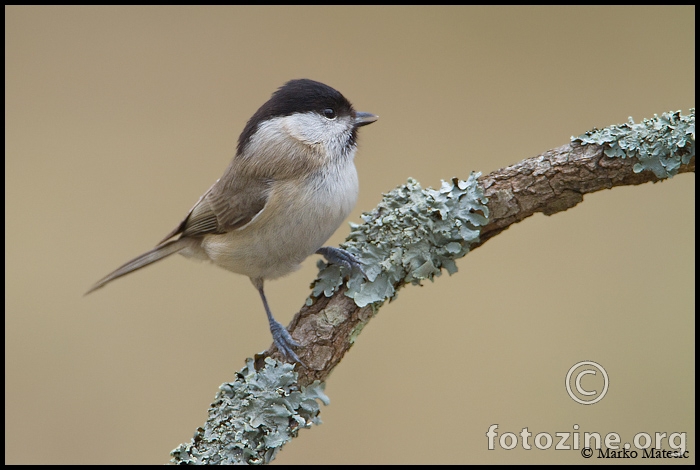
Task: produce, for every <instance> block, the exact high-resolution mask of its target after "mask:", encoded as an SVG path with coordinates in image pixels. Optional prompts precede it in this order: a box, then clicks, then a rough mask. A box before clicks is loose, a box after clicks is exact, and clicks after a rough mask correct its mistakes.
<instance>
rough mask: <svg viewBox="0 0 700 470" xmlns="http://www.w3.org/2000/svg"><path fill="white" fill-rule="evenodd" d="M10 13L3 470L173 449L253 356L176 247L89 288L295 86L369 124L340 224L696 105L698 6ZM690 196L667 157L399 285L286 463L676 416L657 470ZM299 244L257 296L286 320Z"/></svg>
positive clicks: (420, 458)
mask: <svg viewBox="0 0 700 470" xmlns="http://www.w3.org/2000/svg"><path fill="white" fill-rule="evenodd" d="M5 13H6V17H5V54H6V55H5V100H6V101H5V138H6V142H5V170H6V176H5V196H6V202H5V209H6V215H5V234H6V241H5V256H6V261H5V274H6V281H5V287H6V296H5V309H6V310H5V311H6V315H5V327H6V333H5V354H6V355H5V366H6V370H5V411H6V417H5V436H6V437H5V455H6V457H5V461H6V463H64V464H65V463H86V464H87V463H102V464H106V463H150V464H160V463H165V462H167V461H168V459H169V452H170V450H171V449H173V448H174V447H176V446H177V445H178V444H179V443H181V442H185V441H189V439H190V438H191V437H192V434H193V432H194V430H195V428H196V427H197V426H200V425H202V423H203V422H204V420H205V419H206V410H207V406H208V404H209V403H210V401H211V400H212V398H213V397H214V394H215V393H216V390H217V387H218V386H219V384H220V383H222V382H224V381H227V380H230V379H232V378H233V377H234V372H235V371H236V370H238V369H240V368H241V367H242V366H243V364H244V359H245V358H246V357H247V356H251V355H252V354H254V353H256V352H259V351H261V350H263V349H265V348H267V347H268V346H269V344H270V342H271V340H270V334H269V332H268V329H267V323H266V321H265V316H264V313H263V310H262V306H261V305H260V300H259V298H258V295H257V293H256V292H255V290H254V289H253V288H252V287H251V285H250V282H249V281H248V280H247V279H245V278H244V277H241V276H235V275H232V274H230V273H228V272H226V271H223V270H221V269H215V268H213V267H211V266H208V265H205V264H198V263H192V262H190V261H187V260H185V259H184V258H181V257H173V258H171V259H167V260H165V261H163V262H161V263H159V264H157V265H155V266H152V267H149V268H147V269H145V270H143V271H140V272H138V273H135V274H133V275H131V276H128V277H126V278H124V279H121V280H119V281H117V282H115V283H114V284H112V285H109V286H108V287H107V288H105V289H102V290H101V291H98V292H96V293H95V294H92V295H90V296H88V297H83V293H84V292H85V290H86V289H87V288H88V287H90V285H91V284H92V283H93V282H94V281H96V280H97V279H99V278H100V277H102V276H103V275H105V274H107V273H108V272H109V271H111V270H112V269H114V268H116V267H117V266H119V265H120V264H121V263H123V262H125V261H127V260H128V259H130V258H132V257H133V256H135V255H137V254H139V253H141V252H143V251H145V250H147V249H150V248H151V247H152V246H153V245H154V244H155V243H156V242H158V241H159V240H160V239H161V238H162V237H163V236H164V235H165V234H166V233H168V232H169V231H170V230H171V229H172V228H173V227H174V226H175V224H177V223H178V222H179V221H180V220H181V219H182V217H184V215H185V214H186V213H187V211H188V210H189V208H190V207H191V206H192V204H193V203H194V202H195V201H196V200H197V198H198V197H199V195H200V194H201V193H202V192H204V191H205V190H206V189H207V188H208V187H209V186H210V185H211V183H213V182H214V180H215V179H216V178H218V177H219V176H220V174H221V173H222V171H223V169H224V168H225V167H226V165H227V163H228V161H229V159H230V158H231V156H232V155H233V152H234V150H235V145H236V139H237V137H238V134H239V133H240V131H241V130H242V128H243V126H244V125H245V122H246V120H247V119H248V118H249V117H250V116H251V115H252V114H253V112H254V111H255V110H256V109H257V108H258V106H260V105H261V104H262V103H263V102H264V101H265V100H267V99H268V97H269V96H270V94H271V93H272V92H273V91H274V90H275V89H276V88H277V87H278V86H280V85H281V84H282V83H284V82H285V81H286V80H288V79H291V78H300V77H308V78H313V79H316V80H320V81H323V82H325V83H327V84H329V85H331V86H333V87H336V88H337V89H339V90H340V91H341V92H342V93H343V94H345V95H346V96H347V97H348V98H349V99H350V100H351V101H352V102H353V103H354V104H355V106H356V108H357V109H358V110H362V111H370V112H373V113H376V114H379V116H380V120H379V121H378V122H377V123H376V124H374V125H372V126H369V127H366V128H363V129H362V130H361V132H360V134H361V135H360V151H359V153H358V156H357V159H356V162H357V168H358V172H359V177H360V183H361V194H360V199H359V202H358V204H357V208H356V210H355V211H354V212H353V214H352V215H351V217H350V218H349V220H350V221H355V222H357V221H358V220H359V215H360V213H361V212H362V211H365V210H370V209H371V208H372V207H374V206H375V205H376V203H377V202H378V200H379V199H380V197H381V193H382V192H386V191H388V190H390V189H392V188H393V187H395V186H396V185H398V184H401V183H403V182H404V181H405V180H406V178H407V177H409V176H412V177H415V178H417V179H418V180H419V181H420V182H421V183H422V184H423V185H424V186H439V185H440V179H443V178H445V179H446V178H450V177H452V176H459V177H462V178H466V177H467V176H468V174H469V172H470V171H471V170H477V171H482V172H490V171H492V170H494V169H497V168H500V167H503V166H506V165H509V164H512V163H515V162H517V161H519V160H522V159H524V158H528V157H532V156H534V155H536V154H538V153H540V152H543V151H545V150H548V149H550V148H553V147H557V146H559V145H562V144H565V143H567V142H568V141H569V137H570V136H571V135H572V134H576V135H578V134H581V133H583V132H584V131H586V130H588V129H590V128H592V127H603V126H606V125H609V124H614V123H621V122H625V121H626V120H627V117H628V116H633V117H634V118H635V120H641V119H642V118H645V117H652V116H653V115H654V114H655V113H662V112H664V111H668V110H677V109H681V110H682V111H683V112H684V113H686V114H687V112H688V109H689V108H691V107H693V106H694V105H695V90H694V82H695V62H694V57H695V49H694V40H695V23H694V14H695V10H694V8H693V7H649V8H636V7H634V8H631V7H630V8H578V7H577V8H573V7H568V8H567V7H561V8H512V7H496V8H474V7H453V8H448V7H402V8H384V7H376V8H374V7H350V8H345V7H343V8H340V7H327V8H291V7H290V8H286V7H284V8H283V7H263V8H252V7H201V8H194V7H175V8H171V7H165V8H163V7H141V8H132V7H109V8H105V7H79V8H76V7H71V8H53V7H6V8H5ZM694 192H695V177H694V175H680V176H678V177H676V178H674V179H673V180H671V181H667V182H664V183H661V184H655V185H652V184H647V185H644V186H640V187H625V188H616V189H614V190H612V191H604V192H600V193H597V194H594V195H590V196H586V198H585V201H584V202H583V203H582V204H580V205H579V206H578V207H576V208H574V209H572V210H569V211H567V212H565V213H561V214H557V215H556V216H553V217H545V216H542V215H537V216H535V217H532V218H530V219H528V220H526V221H525V222H523V223H521V224H519V225H517V226H514V227H512V228H511V229H510V230H508V231H507V232H505V233H503V234H502V235H500V236H498V237H497V238H496V239H494V240H492V241H491V242H489V243H488V244H486V245H484V247H482V248H481V249H479V250H476V251H475V252H474V253H472V254H471V255H470V256H468V257H466V258H464V259H462V260H460V262H459V263H458V266H459V268H460V272H459V273H458V274H456V275H454V276H452V277H448V276H447V275H445V276H443V277H441V278H439V279H437V281H436V282H435V283H429V282H428V283H426V285H424V286H423V287H422V288H418V287H408V288H406V289H404V290H402V291H401V292H400V294H399V296H398V299H397V300H396V301H395V302H393V303H391V304H390V305H386V306H385V307H384V308H382V309H381V311H380V312H379V315H378V316H377V317H376V318H375V319H374V320H373V321H372V322H371V323H370V324H369V326H368V327H367V328H366V329H365V330H364V331H363V334H362V335H361V336H360V338H359V340H358V342H357V343H356V345H355V346H354V347H353V349H352V351H351V353H350V354H348V356H347V357H346V358H345V359H344V360H343V362H342V364H341V365H340V366H339V367H338V369H337V370H336V371H335V373H334V374H333V375H332V376H331V378H330V381H329V382H328V386H327V393H328V394H329V396H330V398H331V400H332V403H331V405H330V406H328V407H325V408H323V411H322V415H321V416H322V419H323V421H324V424H323V425H322V426H320V427H318V428H315V429H312V430H305V431H302V432H301V433H300V437H299V439H297V440H295V441H294V442H293V443H292V444H290V445H289V446H287V447H286V448H285V449H284V450H283V451H282V452H281V453H280V454H279V457H278V459H277V461H276V462H278V463H504V462H526V463H555V462H570V463H584V462H586V463H588V462H591V463H601V462H602V460H599V459H592V460H590V461H586V460H584V459H583V458H582V457H581V455H580V452H579V451H577V450H571V451H562V450H554V449H549V450H537V449H533V450H529V451H526V450H522V449H519V450H512V451H506V450H503V449H500V448H499V449H496V450H493V451H489V450H487V439H486V437H485V433H486V431H487V430H488V428H489V426H490V425H492V424H498V426H499V428H498V432H499V434H502V433H504V432H507V431H510V432H515V433H519V432H520V431H521V430H522V429H523V428H524V427H527V428H528V429H529V431H530V432H532V433H533V435H534V434H537V433H539V432H547V433H550V434H551V435H554V433H556V432H569V431H573V426H574V425H575V424H577V425H578V426H579V431H580V432H584V431H585V432H598V433H601V434H606V433H610V432H617V433H619V434H620V435H621V438H622V442H623V443H624V442H631V440H632V438H633V436H634V435H635V434H636V433H639V432H646V433H650V434H653V433H655V432H662V433H667V434H670V433H672V432H686V433H687V447H688V449H689V451H690V454H689V455H690V458H689V459H686V460H682V461H674V462H673V463H680V462H683V463H688V462H694V461H695V454H694V452H695V399H694V394H695V361H694V348H695V332H694V327H695V318H694V306H695V292H694V278H695V263H694V255H695V244H694V242H695V228H694V224H695V216H694V208H695V206H694ZM347 233H348V227H347V225H343V226H342V227H341V228H340V229H339V230H338V231H337V233H336V234H335V235H334V236H333V238H332V239H331V240H330V241H329V244H334V245H336V244H338V243H340V242H341V241H342V240H343V239H344V237H345V236H346V235H347ZM315 258H316V257H314V258H313V259H309V260H307V262H306V263H305V265H304V267H303V269H302V270H301V271H299V272H297V273H295V274H293V275H291V276H289V277H287V278H284V279H282V280H279V281H276V282H272V283H269V285H268V289H267V290H268V296H269V299H270V302H271V305H272V309H273V311H274V312H275V313H276V315H277V317H278V318H279V319H280V320H281V321H282V322H284V323H286V322H288V321H289V320H290V319H291V317H292V315H293V313H294V312H295V311H296V310H297V309H298V307H300V306H301V305H302V304H303V302H304V299H305V298H306V296H307V293H308V285H309V283H310V282H311V281H312V280H313V278H314V275H315V273H316V268H315V263H316V259H315ZM583 360H594V361H597V362H599V363H600V364H601V365H603V366H604V367H605V368H606V370H607V372H608V374H609V376H610V390H609V392H608V395H607V396H606V397H605V398H604V399H603V400H602V401H600V402H599V403H597V404H595V405H591V406H583V405H579V404H576V403H575V402H574V401H573V400H572V399H571V398H569V397H568V396H567V394H566V392H565V388H564V382H565V380H564V378H565V375H566V372H567V370H568V369H569V367H571V366H572V365H573V364H575V363H577V362H579V361H583ZM599 378H600V376H597V377H593V376H587V377H586V378H584V382H583V384H584V385H585V386H586V388H589V389H596V388H597V389H599V388H600V385H601V384H600V383H599V382H596V381H597V380H598V379H599ZM571 442H572V440H571V439H570V440H569V441H568V443H569V444H571ZM530 444H531V445H532V438H531V440H530ZM665 448H668V446H665ZM637 462H638V463H647V462H650V461H649V460H642V459H641V458H639V459H638V460H637Z"/></svg>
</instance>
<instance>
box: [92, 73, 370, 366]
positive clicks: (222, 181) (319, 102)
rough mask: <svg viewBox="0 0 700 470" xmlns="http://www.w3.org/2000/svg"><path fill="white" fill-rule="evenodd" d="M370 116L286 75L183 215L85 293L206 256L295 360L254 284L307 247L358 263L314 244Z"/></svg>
mask: <svg viewBox="0 0 700 470" xmlns="http://www.w3.org/2000/svg"><path fill="white" fill-rule="evenodd" d="M377 118H378V117H377V116H376V115H374V114H371V113H363V112H358V111H355V109H354V108H353V107H352V104H350V102H349V101H348V100H347V99H346V98H345V97H344V96H343V95H342V94H340V92H338V91H337V90H335V89H333V88H331V87H329V86H328V85H324V84H323V83H320V82H316V81H313V80H309V79H299V80H291V81H289V82H287V83H285V84H284V85H283V86H282V87H280V88H279V89H278V90H277V91H276V92H274V93H273V94H272V97H271V98H270V99H269V100H268V101H267V102H266V103H265V104H263V105H262V106H261V107H260V109H258V110H257V111H256V112H255V114H253V117H251V118H250V120H249V121H248V123H247V124H246V126H245V128H244V129H243V132H241V135H240V137H239V138H238V147H237V151H236V155H235V156H234V157H233V159H232V160H231V163H230V164H229V165H228V168H226V171H225V172H224V174H223V176H222V177H221V178H219V179H218V180H217V181H216V182H215V183H214V185H213V186H212V187H211V188H210V189H209V190H208V191H207V192H205V193H204V195H203V196H202V197H200V198H199V201H197V203H196V204H195V205H194V207H193V208H192V209H191V210H190V212H189V214H188V215H187V217H185V220H183V221H182V222H181V223H180V224H179V225H178V226H177V227H176V228H175V229H174V230H173V231H172V232H170V233H169V234H168V235H167V236H166V237H165V238H164V239H163V240H162V241H161V242H160V243H159V244H158V245H157V246H156V247H155V248H153V249H152V250H151V251H148V252H146V253H144V254H142V255H141V256H138V257H137V258H134V259H133V260H131V261H129V262H128V263H126V264H124V265H123V266H121V267H119V268H117V269H116V270H115V271H114V272H112V273H110V274H108V275H107V276H105V277H104V278H102V279H101V280H99V281H98V282H97V283H96V284H95V285H94V286H92V288H90V290H89V291H88V292H87V293H86V295H87V294H89V293H90V292H93V291H94V290H96V289H99V288H100V287H103V286H104V285H105V284H107V283H109V282H111V281H113V280H115V279H117V278H119V277H121V276H124V275H125V274H129V273H131V272H133V271H136V270H137V269H140V268H142V267H144V266H147V265H149V264H151V263H154V262H156V261H159V260H161V259H163V258H165V257H167V256H170V255H172V254H174V253H180V254H182V255H184V256H186V257H191V258H195V259H200V260H205V261H210V262H212V263H214V264H216V265H217V266H221V267H222V268H224V269H227V270H229V271H232V272H234V273H238V274H243V275H245V276H248V277H249V278H250V280H251V282H252V283H253V286H255V288H256V289H257V290H258V293H259V294H260V298H261V299H262V302H263V307H264V308H265V313H266V314H267V319H268V322H269V323H270V332H271V333H272V338H273V340H274V342H275V345H276V346H277V348H278V349H279V350H280V352H282V354H284V355H285V356H286V357H287V358H288V359H291V360H293V361H296V362H301V361H300V360H299V357H298V356H297V354H296V353H295V352H294V350H293V348H294V347H298V346H299V344H298V343H297V342H296V341H295V340H294V339H293V338H292V336H291V335H290V334H289V332H288V331H287V329H286V328H285V327H284V326H282V325H281V324H280V323H278V322H277V321H276V320H275V318H274V317H273V316H272V312H271V311H270V307H269V305H268V303H267V299H266V298H265V291H264V290H263V284H264V282H265V281H266V280H268V279H275V278H278V277H281V276H284V275H286V274H289V273H291V272H292V271H295V270H296V269H298V268H299V267H300V265H301V262H302V261H304V260H305V259H306V258H307V257H308V256H309V255H311V254H313V253H318V254H320V255H323V256H324V257H325V258H326V259H327V260H328V262H330V263H335V264H340V265H343V266H346V267H349V268H354V269H360V270H362V265H361V263H360V262H359V261H357V260H356V259H355V257H354V256H353V255H352V254H350V253H349V252H347V251H345V250H343V249H341V248H333V247H323V244H324V243H325V242H326V240H328V238H329V237H330V236H331V235H332V234H333V232H335V230H336V229H337V228H338V227H339V226H340V224H341V223H342V222H343V221H344V220H345V218H346V217H347V216H348V214H349V213H350V211H351V210H352V209H353V207H355V203H356V202H357V194H358V182H357V171H356V170H355V164H354V161H353V160H354V157H355V152H356V150H357V130H358V128H360V127H362V126H366V125H367V124H371V123H373V122H375V121H376V120H377ZM175 237H177V238H175Z"/></svg>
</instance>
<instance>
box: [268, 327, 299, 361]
mask: <svg viewBox="0 0 700 470" xmlns="http://www.w3.org/2000/svg"><path fill="white" fill-rule="evenodd" d="M270 333H272V340H273V341H274V342H275V346H277V349H279V352H281V353H282V355H283V356H285V357H286V358H288V359H290V360H292V361H294V362H298V363H300V364H301V365H304V363H303V362H301V360H300V359H299V356H297V354H296V353H295V352H294V350H293V349H292V348H298V347H299V346H301V345H300V344H299V343H297V342H296V341H294V338H292V335H290V334H289V331H287V329H286V328H285V327H284V326H283V325H282V324H280V323H279V322H277V321H275V320H272V321H271V322H270Z"/></svg>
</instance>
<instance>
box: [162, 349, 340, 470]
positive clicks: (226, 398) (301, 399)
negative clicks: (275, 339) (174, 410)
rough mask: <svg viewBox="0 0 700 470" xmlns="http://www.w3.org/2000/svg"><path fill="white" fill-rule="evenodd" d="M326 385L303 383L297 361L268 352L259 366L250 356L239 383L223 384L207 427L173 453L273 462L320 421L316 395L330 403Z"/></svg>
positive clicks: (186, 460)
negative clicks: (281, 359) (257, 367)
mask: <svg viewBox="0 0 700 470" xmlns="http://www.w3.org/2000/svg"><path fill="white" fill-rule="evenodd" d="M323 388H324V385H323V384H320V383H319V382H318V381H316V382H314V383H313V384H311V385H309V386H308V387H301V388H300V387H299V385H298V384H297V373H296V372H294V365H293V364H286V363H281V362H277V361H275V360H274V359H272V358H269V357H268V358H266V359H265V366H264V367H263V368H262V369H260V370H258V371H256V370H255V367H254V365H253V359H248V360H247V365H246V367H244V368H243V369H242V370H241V371H240V372H238V374H237V378H236V380H235V381H234V382H228V383H224V384H222V385H221V386H220V387H219V392H218V393H217V395H216V399H215V400H214V403H212V404H211V407H210V408H209V418H208V419H207V422H206V423H205V424H204V427H203V428H199V429H197V432H196V433H195V435H194V437H193V438H192V441H191V442H190V443H189V444H180V445H179V446H178V447H177V448H176V449H174V450H173V451H172V452H171V453H170V455H171V456H172V460H171V462H173V463H178V464H240V463H243V464H260V463H269V462H271V461H272V460H273V459H274V458H275V455H276V454H277V451H278V450H279V449H280V448H281V447H282V446H283V445H284V444H286V443H287V442H288V441H290V440H291V439H292V438H293V437H296V435H297V433H298V431H299V429H302V428H309V427H311V425H313V424H317V425H318V424H321V420H320V419H319V417H318V415H319V412H320V410H319V408H320V405H319V403H318V401H317V400H320V401H321V402H323V403H324V404H325V405H328V404H329V399H328V397H327V396H326V395H325V394H324V393H323Z"/></svg>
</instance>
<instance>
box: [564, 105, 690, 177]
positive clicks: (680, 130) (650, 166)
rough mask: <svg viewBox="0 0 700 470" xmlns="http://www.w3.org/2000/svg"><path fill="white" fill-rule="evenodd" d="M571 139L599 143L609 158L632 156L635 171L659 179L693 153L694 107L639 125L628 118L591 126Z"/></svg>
mask: <svg viewBox="0 0 700 470" xmlns="http://www.w3.org/2000/svg"><path fill="white" fill-rule="evenodd" d="M571 141H572V142H580V143H581V144H582V145H586V144H597V145H602V146H604V147H605V150H604V153H605V155H606V156H608V157H610V158H631V157H634V158H636V159H637V160H638V162H637V163H635V165H634V167H633V170H634V172H635V173H640V172H642V171H644V170H649V171H653V172H654V174H655V175H656V176H657V177H658V178H671V177H673V176H674V175H675V174H676V173H678V169H679V168H680V166H681V164H684V165H686V164H688V162H690V159H691V158H692V157H693V156H695V108H691V109H690V115H688V116H682V115H681V112H680V111H676V112H668V113H663V114H661V116H658V115H654V117H653V118H652V119H644V120H642V122H641V123H639V124H635V122H634V120H632V118H631V117H630V118H628V122H627V123H626V124H621V125H614V126H609V127H606V128H604V129H593V130H590V131H588V132H586V133H585V134H583V135H580V136H578V137H574V136H572V137H571Z"/></svg>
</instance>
